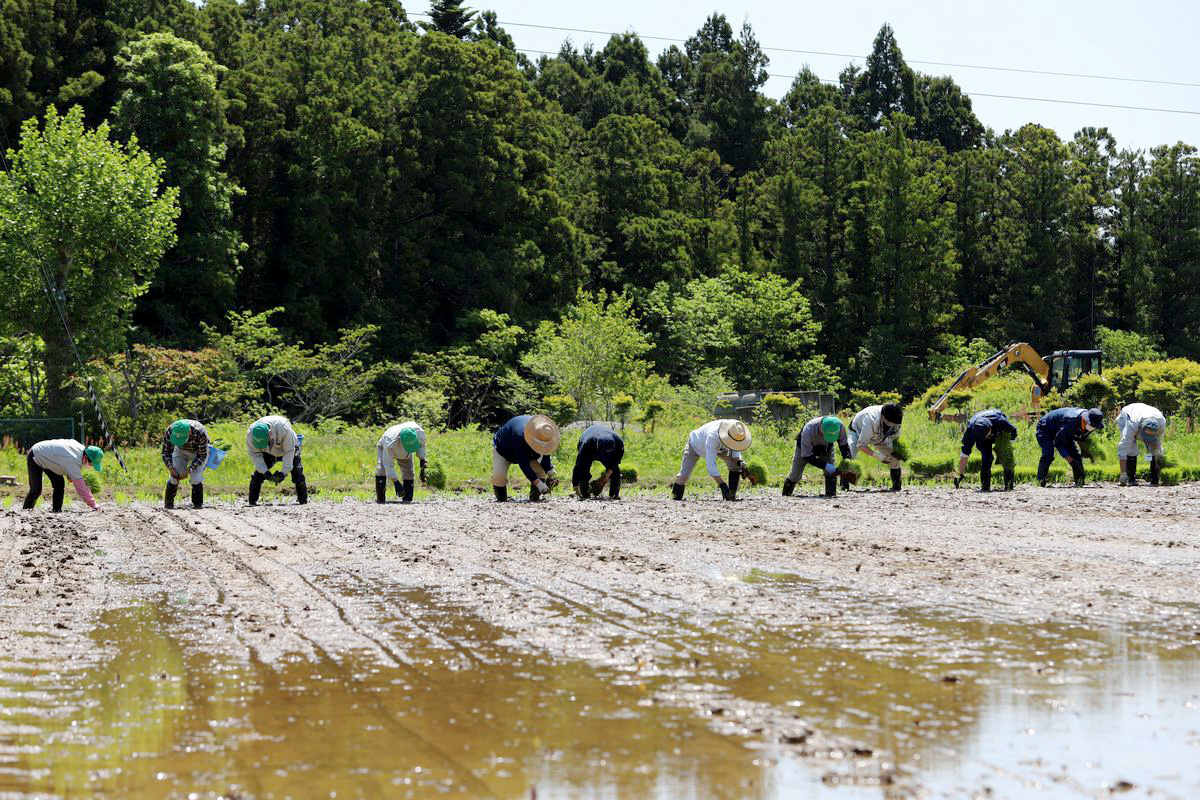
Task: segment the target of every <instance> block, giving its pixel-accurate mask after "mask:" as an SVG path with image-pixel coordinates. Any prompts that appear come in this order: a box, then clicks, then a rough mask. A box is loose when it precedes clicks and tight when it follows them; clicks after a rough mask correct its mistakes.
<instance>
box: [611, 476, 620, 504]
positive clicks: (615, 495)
mask: <svg viewBox="0 0 1200 800" xmlns="http://www.w3.org/2000/svg"><path fill="white" fill-rule="evenodd" d="M608 499H609V500H620V499H621V473H620V472H618V471H617V470H613V474H612V477H611V478H609V479H608Z"/></svg>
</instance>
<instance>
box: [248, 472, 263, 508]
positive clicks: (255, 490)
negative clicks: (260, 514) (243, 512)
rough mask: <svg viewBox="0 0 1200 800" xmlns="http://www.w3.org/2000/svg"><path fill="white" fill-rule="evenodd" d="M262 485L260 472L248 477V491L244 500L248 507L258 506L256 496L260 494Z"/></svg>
mask: <svg viewBox="0 0 1200 800" xmlns="http://www.w3.org/2000/svg"><path fill="white" fill-rule="evenodd" d="M262 485H263V475H262V473H261V472H255V473H254V474H253V475H251V476H250V491H249V493H248V494H247V496H246V500H247V502H249V503H250V505H252V506H256V505H258V496H259V495H260V494H262Z"/></svg>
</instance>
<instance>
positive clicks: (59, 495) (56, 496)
mask: <svg viewBox="0 0 1200 800" xmlns="http://www.w3.org/2000/svg"><path fill="white" fill-rule="evenodd" d="M66 488H67V486H66V482H65V481H60V482H59V484H58V486H52V487H51V491H50V510H51V511H53V512H54V513H55V514H57V513H59V512H60V511H62V504H63V492H65V491H66Z"/></svg>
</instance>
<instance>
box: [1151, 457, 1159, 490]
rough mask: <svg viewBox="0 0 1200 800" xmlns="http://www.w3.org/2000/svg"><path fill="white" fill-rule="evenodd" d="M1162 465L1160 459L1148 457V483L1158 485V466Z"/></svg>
mask: <svg viewBox="0 0 1200 800" xmlns="http://www.w3.org/2000/svg"><path fill="white" fill-rule="evenodd" d="M1160 467H1162V461H1160V460H1159V459H1157V458H1151V459H1150V485H1151V486H1158V475H1159V468H1160Z"/></svg>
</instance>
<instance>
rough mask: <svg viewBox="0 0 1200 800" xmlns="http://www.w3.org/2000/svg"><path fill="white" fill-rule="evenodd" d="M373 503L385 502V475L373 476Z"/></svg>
mask: <svg viewBox="0 0 1200 800" xmlns="http://www.w3.org/2000/svg"><path fill="white" fill-rule="evenodd" d="M375 502H376V503H386V502H387V475H376V476H375Z"/></svg>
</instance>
